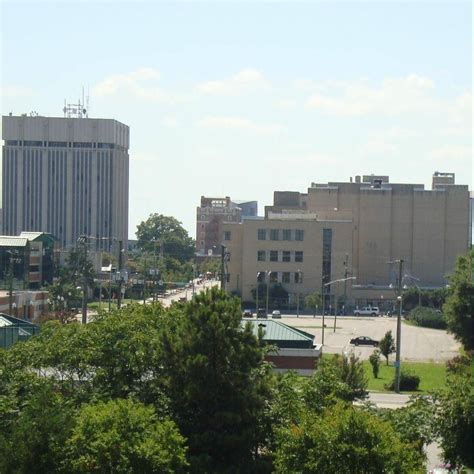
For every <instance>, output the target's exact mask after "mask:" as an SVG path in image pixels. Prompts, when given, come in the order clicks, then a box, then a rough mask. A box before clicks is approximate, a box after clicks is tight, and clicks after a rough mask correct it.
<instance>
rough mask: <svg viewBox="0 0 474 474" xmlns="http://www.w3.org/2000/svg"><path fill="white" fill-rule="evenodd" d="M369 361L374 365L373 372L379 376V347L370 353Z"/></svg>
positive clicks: (375, 375)
mask: <svg viewBox="0 0 474 474" xmlns="http://www.w3.org/2000/svg"><path fill="white" fill-rule="evenodd" d="M369 362H370V365H371V366H372V373H373V374H374V377H375V378H377V377H378V376H379V370H380V351H379V350H378V349H375V351H374V352H372V354H370V357H369Z"/></svg>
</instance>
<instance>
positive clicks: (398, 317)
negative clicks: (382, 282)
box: [387, 259, 403, 393]
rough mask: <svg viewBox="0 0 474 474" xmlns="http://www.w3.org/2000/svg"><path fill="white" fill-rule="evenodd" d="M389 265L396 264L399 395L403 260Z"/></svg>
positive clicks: (398, 385) (394, 261)
mask: <svg viewBox="0 0 474 474" xmlns="http://www.w3.org/2000/svg"><path fill="white" fill-rule="evenodd" d="M387 263H389V264H394V263H398V296H397V299H398V316H397V352H396V356H395V392H396V393H400V374H401V364H400V345H401V339H402V305H403V295H402V289H403V287H402V280H403V259H400V260H393V261H390V262H387Z"/></svg>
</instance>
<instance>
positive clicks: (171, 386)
mask: <svg viewBox="0 0 474 474" xmlns="http://www.w3.org/2000/svg"><path fill="white" fill-rule="evenodd" d="M267 350H269V348H268V347H266V346H265V345H264V343H263V340H262V334H261V333H260V334H259V335H258V336H255V335H254V334H253V332H252V330H251V328H250V326H249V324H246V323H243V322H242V319H241V309H240V302H239V300H238V299H236V298H231V297H229V296H228V295H226V294H224V293H222V292H220V291H218V290H217V289H212V290H208V291H207V293H202V294H198V295H196V297H195V298H194V299H193V300H192V301H191V302H188V303H186V304H182V303H177V304H174V305H173V306H172V307H171V308H169V309H164V308H163V307H162V306H161V305H159V304H153V305H138V304H133V305H129V306H127V307H126V308H124V309H122V310H120V311H112V312H111V313H101V314H99V315H98V316H97V318H96V319H95V320H94V321H93V322H91V323H89V324H87V325H79V324H60V323H59V322H57V321H50V322H47V323H45V324H44V325H43V326H42V330H41V333H40V334H39V335H38V336H36V337H33V338H31V339H30V340H28V341H26V342H22V343H18V344H16V345H15V346H13V347H12V348H10V349H9V350H7V351H2V352H0V427H1V428H0V472H6V473H8V472H17V473H27V472H28V473H34V472H38V473H39V472H48V473H51V472H68V473H69V472H78V473H79V472H81V473H82V472H169V473H171V472H178V473H179V472H195V473H202V472H222V473H224V472H232V473H234V472H245V473H248V472H250V473H252V472H255V473H257V472H258V473H265V472H280V473H287V472H327V473H341V472H343V473H344V472H373V473H376V472H377V473H378V472H400V473H402V472H424V463H425V457H424V454H423V449H422V447H423V444H424V443H425V442H427V441H429V440H431V439H433V438H438V439H440V440H441V446H442V449H443V453H444V456H445V458H446V460H448V461H449V462H451V464H453V465H456V466H460V465H467V466H471V465H472V454H469V453H470V452H471V450H470V445H469V444H467V443H468V442H469V441H470V440H472V426H473V415H472V413H473V410H472V408H473V394H472V387H471V385H469V380H468V371H466V370H465V361H461V362H462V363H461V362H460V361H454V362H453V365H452V370H451V372H450V375H449V376H450V377H451V379H452V380H451V382H450V383H449V384H448V389H447V390H446V391H444V392H439V393H438V394H434V395H433V396H432V397H426V398H425V397H421V398H420V397H418V398H417V399H416V400H414V401H413V402H412V403H411V404H410V405H409V406H408V407H407V408H404V409H402V410H395V411H394V412H390V413H388V412H385V411H384V410H377V409H375V408H374V407H372V406H370V404H369V405H368V404H363V405H362V406H355V405H354V404H353V401H354V400H356V399H359V400H364V398H365V396H366V394H367V392H366V387H367V380H366V379H365V376H364V371H363V367H362V364H361V362H360V361H359V360H358V359H357V358H356V357H355V356H354V355H350V356H335V357H333V358H324V359H323V360H322V361H321V362H320V363H319V364H318V367H317V369H316V370H315V373H314V375H313V376H312V377H309V378H302V377H299V376H297V375H296V374H294V373H291V372H290V373H287V374H285V375H276V374H274V373H273V372H272V370H271V366H270V365H269V364H268V363H267V362H265V353H266V351H267Z"/></svg>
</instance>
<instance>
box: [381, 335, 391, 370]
mask: <svg viewBox="0 0 474 474" xmlns="http://www.w3.org/2000/svg"><path fill="white" fill-rule="evenodd" d="M379 349H380V352H381V353H382V354H383V356H384V357H385V359H386V361H387V365H388V357H389V356H390V354H393V353H394V352H395V341H394V339H393V336H392V331H387V332H386V333H385V336H384V337H383V338H382V340H381V341H380V342H379Z"/></svg>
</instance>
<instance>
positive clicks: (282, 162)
mask: <svg viewBox="0 0 474 474" xmlns="http://www.w3.org/2000/svg"><path fill="white" fill-rule="evenodd" d="M0 13H1V23H0V25H1V112H2V114H8V113H9V112H13V114H14V115H19V114H21V113H28V112H30V111H33V110H34V111H36V112H38V113H39V114H40V115H50V116H62V107H63V103H64V99H68V100H69V101H71V102H75V101H76V100H77V99H78V98H79V97H80V96H81V94H82V92H81V91H82V87H83V86H84V87H85V89H86V92H87V91H89V104H90V107H89V111H90V115H89V116H90V117H100V118H114V119H116V120H119V121H121V122H123V123H125V124H127V125H129V126H130V139H131V145H130V216H129V222H130V225H129V237H130V238H134V234H135V230H136V226H137V224H139V223H140V222H141V221H142V220H144V219H146V218H147V217H148V216H149V214H151V213H154V212H157V213H160V214H165V215H172V216H174V217H176V218H177V219H178V220H180V221H181V222H182V223H183V225H184V227H185V228H186V229H187V230H188V231H189V233H190V235H192V236H194V235H195V225H196V223H195V215H196V206H198V205H199V201H200V196H201V195H205V196H230V197H231V198H232V199H235V200H243V199H245V200H257V201H258V203H259V211H260V214H262V213H263V210H264V206H265V205H271V204H272V201H273V192H274V191H276V190H279V191H283V190H290V191H300V192H306V190H307V188H308V187H309V186H310V185H311V183H312V182H321V183H324V182H328V181H348V180H349V177H350V176H355V175H362V174H371V173H374V174H383V175H389V176H390V180H391V181H392V182H412V183H422V184H425V186H427V187H430V186H431V175H432V173H433V172H434V171H446V172H455V173H456V182H457V183H458V184H468V185H469V186H470V188H471V183H472V180H473V170H472V168H473V167H472V158H473V156H472V42H473V38H472V18H473V17H472V7H471V3H470V2H460V1H456V0H454V1H453V0H452V1H449V2H429V1H424V2H423V1H422V2H410V1H404V2H397V3H395V2H389V1H383V0H382V1H379V2H355V1H349V2H317V1H313V2H304V1H301V2H216V1H215V2H191V1H188V2H159V1H154V2H152V1H133V2H132V1H129V2H123V1H116V2H110V1H105V2H92V1H82V2H73V1H55V2H41V1H38V0H37V1H35V2H34V3H29V2H24V1H22V0H14V1H9V0H3V1H2V2H1V4H0Z"/></svg>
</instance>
